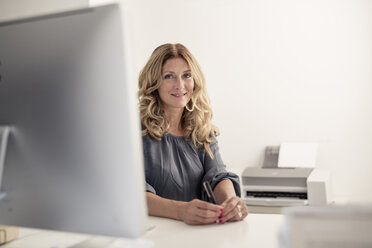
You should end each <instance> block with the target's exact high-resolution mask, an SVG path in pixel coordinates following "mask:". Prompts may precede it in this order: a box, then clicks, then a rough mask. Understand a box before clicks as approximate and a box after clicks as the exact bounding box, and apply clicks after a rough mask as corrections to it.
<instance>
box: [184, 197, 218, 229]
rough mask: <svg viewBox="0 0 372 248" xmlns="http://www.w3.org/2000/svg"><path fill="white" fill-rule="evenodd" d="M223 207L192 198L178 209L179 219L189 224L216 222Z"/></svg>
mask: <svg viewBox="0 0 372 248" xmlns="http://www.w3.org/2000/svg"><path fill="white" fill-rule="evenodd" d="M222 211H223V207H222V206H219V205H215V204H212V203H209V202H205V201H201V200H198V199H194V200H192V201H190V202H186V203H185V204H184V205H183V206H182V207H181V209H180V213H179V214H180V219H181V220H183V221H184V222H185V223H187V224H189V225H205V224H212V223H216V221H217V220H218V218H219V217H220V216H221V213H222Z"/></svg>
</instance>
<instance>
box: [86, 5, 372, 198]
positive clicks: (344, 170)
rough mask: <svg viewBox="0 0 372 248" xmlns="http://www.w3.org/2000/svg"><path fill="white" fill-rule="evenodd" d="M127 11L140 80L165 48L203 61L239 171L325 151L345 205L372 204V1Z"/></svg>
mask: <svg viewBox="0 0 372 248" xmlns="http://www.w3.org/2000/svg"><path fill="white" fill-rule="evenodd" d="M103 2H106V1H104V0H91V4H97V3H103ZM121 2H122V3H123V4H124V5H125V6H127V11H128V15H129V22H130V27H131V33H130V34H129V35H131V40H132V45H133V46H132V47H133V49H134V50H133V53H134V55H135V56H134V63H135V68H136V71H137V72H139V70H140V69H141V68H142V66H143V65H144V63H145V62H146V60H147V59H148V57H149V56H150V54H151V52H152V50H153V49H154V48H155V47H156V46H158V45H160V44H162V43H166V42H181V43H184V44H185V45H186V46H188V47H189V49H190V50H191V51H192V52H193V54H194V55H195V56H196V57H197V59H198V60H199V62H200V64H201V65H202V68H203V70H204V72H205V75H206V78H207V83H208V88H209V94H210V98H211V101H212V105H213V109H214V121H215V123H216V124H217V125H218V126H219V127H220V129H221V133H222V134H221V136H220V138H219V142H220V147H221V152H222V156H223V158H224V160H225V162H226V164H227V165H228V166H229V168H230V169H231V170H233V171H236V172H238V173H241V171H242V170H243V169H244V168H245V167H246V166H260V165H262V160H263V152H264V148H265V146H268V145H279V144H280V143H282V142H318V143H319V153H318V161H317V164H318V165H317V166H318V167H319V168H323V169H327V170H330V171H331V172H332V176H333V187H334V192H335V195H336V197H337V198H338V199H340V198H341V199H342V198H348V199H349V201H350V202H372V194H371V193H370V190H371V188H372V182H371V177H372V1H368V0H314V1H310V0H280V1H277V0H158V1H151V0H147V1H146V0H123V1H121Z"/></svg>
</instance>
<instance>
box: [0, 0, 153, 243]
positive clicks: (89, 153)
mask: <svg viewBox="0 0 372 248" xmlns="http://www.w3.org/2000/svg"><path fill="white" fill-rule="evenodd" d="M122 13H123V12H122V11H121V10H120V8H119V6H118V5H115V4H113V5H107V6H101V7H96V8H86V9H82V10H75V11H70V12H66V13H58V14H53V15H48V16H41V17H35V18H31V19H25V20H17V21H11V22H6V23H1V24H0V126H7V127H9V129H10V133H9V137H8V142H7V145H6V153H5V161H4V168H3V176H2V185H1V192H3V193H4V194H5V196H4V197H2V199H1V200H0V224H5V225H17V226H25V227H36V228H44V229H55V230H64V231H71V232H80V233H89V234H101V235H109V236H118V237H138V236H139V235H141V234H142V233H143V232H144V231H145V227H146V220H147V209H146V197H145V189H144V185H145V181H144V168H143V151H142V143H141V133H140V119H139V115H138V106H137V97H136V94H137V93H136V92H137V90H136V87H137V83H136V80H132V77H131V67H130V63H129V59H128V57H129V56H128V52H129V49H128V46H127V42H126V40H127V39H128V37H127V32H126V29H125V19H124V15H123V14H122ZM123 19H124V21H123ZM0 161H1V160H0Z"/></svg>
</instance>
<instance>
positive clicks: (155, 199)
mask: <svg viewBox="0 0 372 248" xmlns="http://www.w3.org/2000/svg"><path fill="white" fill-rule="evenodd" d="M146 199H147V208H148V213H149V215H151V216H159V217H167V218H171V219H175V220H183V216H182V211H181V209H182V207H183V206H184V205H185V204H186V202H181V201H175V200H169V199H165V198H162V197H160V196H157V195H155V194H153V193H150V192H146Z"/></svg>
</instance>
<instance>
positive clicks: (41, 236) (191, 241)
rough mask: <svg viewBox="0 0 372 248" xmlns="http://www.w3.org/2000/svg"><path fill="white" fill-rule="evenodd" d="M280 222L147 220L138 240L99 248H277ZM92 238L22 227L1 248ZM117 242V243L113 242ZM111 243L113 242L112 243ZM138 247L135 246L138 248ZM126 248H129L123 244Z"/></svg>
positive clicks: (58, 247) (257, 218) (262, 218)
mask: <svg viewBox="0 0 372 248" xmlns="http://www.w3.org/2000/svg"><path fill="white" fill-rule="evenodd" d="M282 221H283V216H282V215H274V214H249V215H248V217H247V218H246V219H245V220H244V221H240V222H234V223H225V224H213V225H206V226H189V225H187V224H185V223H183V222H180V221H175V220H170V219H165V218H158V217H149V226H150V227H151V228H150V229H149V230H148V231H147V232H146V233H145V234H144V235H143V236H142V238H141V239H138V240H129V241H128V240H125V239H121V240H119V242H116V243H115V244H116V245H109V246H102V247H110V248H111V247H115V248H117V247H123V246H122V245H120V244H124V245H125V244H128V243H127V242H130V244H131V245H129V246H130V247H141V248H144V247H146V248H147V247H154V248H158V247H159V248H160V247H161V248H167V247H179V248H182V247H188V248H190V247H191V248H197V247H203V248H204V247H214V248H218V247H234V248H239V247H265V248H277V247H278V245H277V244H278V229H279V227H280V225H281V223H282ZM90 238H91V236H89V235H83V234H76V233H66V232H57V231H49V230H40V229H30V228H21V229H20V237H19V238H18V239H17V240H14V241H12V242H10V243H8V244H6V245H3V246H2V248H23V247H27V248H34V247H35V248H36V247H37V248H51V247H53V248H62V247H68V246H72V245H75V244H78V243H80V242H83V241H85V240H89V239H90ZM116 241H118V240H116ZM111 244H112V243H111ZM137 244H138V245H137ZM125 247H128V246H126V245H125Z"/></svg>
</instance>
